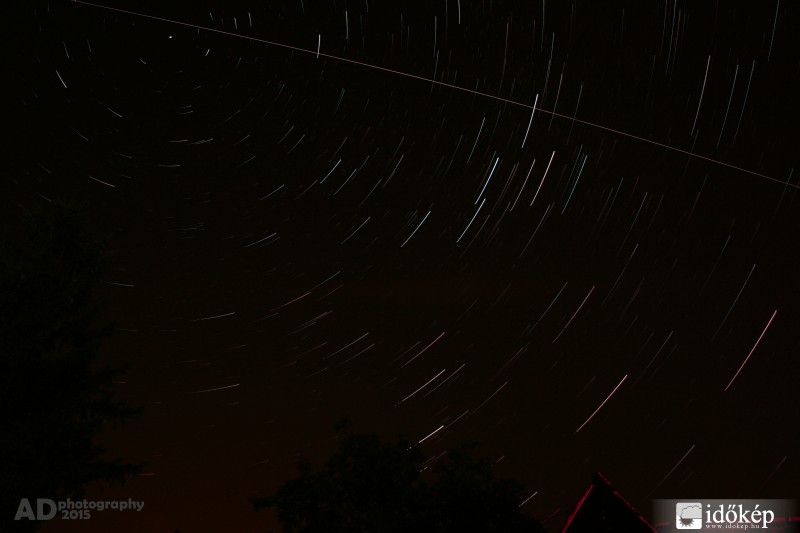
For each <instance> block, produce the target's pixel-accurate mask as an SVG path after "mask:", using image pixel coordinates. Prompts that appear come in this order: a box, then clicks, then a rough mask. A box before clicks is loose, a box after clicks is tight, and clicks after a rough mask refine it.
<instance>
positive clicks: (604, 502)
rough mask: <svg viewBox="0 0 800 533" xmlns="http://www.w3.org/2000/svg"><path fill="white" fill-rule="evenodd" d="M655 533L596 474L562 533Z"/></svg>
mask: <svg viewBox="0 0 800 533" xmlns="http://www.w3.org/2000/svg"><path fill="white" fill-rule="evenodd" d="M584 532H586V533H616V532H620V533H656V530H655V528H653V526H651V525H650V524H649V523H648V522H647V520H645V519H644V517H643V516H642V515H641V514H640V513H639V512H638V511H637V510H636V509H634V507H633V506H632V505H631V504H630V503H628V501H627V500H626V499H625V498H623V497H622V495H620V493H619V492H617V491H616V490H615V489H614V488H613V487H612V486H611V483H610V482H609V481H608V479H606V478H605V476H603V474H601V473H600V472H597V473H595V475H594V476H593V479H592V483H591V485H589V488H588V489H587V490H586V492H585V493H584V494H583V496H582V497H581V499H580V500H579V501H578V504H577V505H576V506H575V509H574V510H573V511H572V513H570V515H569V518H567V523H566V524H565V525H564V529H562V533H584Z"/></svg>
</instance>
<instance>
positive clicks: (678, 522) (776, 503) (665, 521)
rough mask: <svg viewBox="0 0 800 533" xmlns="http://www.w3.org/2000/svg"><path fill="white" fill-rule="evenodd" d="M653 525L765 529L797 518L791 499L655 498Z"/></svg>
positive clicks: (703, 529) (713, 528)
mask: <svg viewBox="0 0 800 533" xmlns="http://www.w3.org/2000/svg"><path fill="white" fill-rule="evenodd" d="M654 503H655V516H654V524H655V525H656V527H661V526H674V528H675V530H679V529H681V530H682V529H689V530H695V531H716V530H720V529H725V530H732V529H736V530H742V531H753V530H756V529H757V530H769V529H770V525H773V524H785V523H787V522H789V521H791V520H795V519H796V517H797V511H798V507H797V502H795V501H794V500H720V499H716V500H706V499H704V500H702V501H684V500H655V502H654Z"/></svg>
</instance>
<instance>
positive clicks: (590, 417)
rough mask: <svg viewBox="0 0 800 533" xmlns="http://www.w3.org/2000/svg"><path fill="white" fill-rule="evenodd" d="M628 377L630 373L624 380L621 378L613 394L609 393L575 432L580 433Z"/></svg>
mask: <svg viewBox="0 0 800 533" xmlns="http://www.w3.org/2000/svg"><path fill="white" fill-rule="evenodd" d="M626 379H628V374H625V376H624V377H623V378H622V380H621V381H620V382H619V383H617V386H616V387H614V390H612V391H611V394H609V395H608V397H606V399H605V400H603V403H601V404H600V407H598V408H597V409H595V410H594V413H592V414H591V416H589V418H587V419H586V422H584V423H583V424H581V427H579V428H578V429H576V430H575V433H578V432H579V431H580V430H582V429H583V426H585V425H586V424H588V423H589V420H591V419H592V418H594V415H596V414H597V412H598V411H599V410H600V409H602V408H603V406H604V405H605V404H606V402H607V401H608V400H610V399H611V397H612V396H614V393H615V392H617V389H619V388H620V387H621V386H622V384H623V383H625V380H626Z"/></svg>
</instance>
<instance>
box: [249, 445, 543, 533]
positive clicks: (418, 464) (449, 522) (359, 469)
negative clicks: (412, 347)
mask: <svg viewBox="0 0 800 533" xmlns="http://www.w3.org/2000/svg"><path fill="white" fill-rule="evenodd" d="M423 464H425V457H424V455H423V454H422V451H421V450H420V448H419V446H416V445H411V444H410V443H409V442H407V441H405V440H404V439H402V438H400V439H398V440H397V442H396V443H395V444H391V443H385V442H382V441H381V440H380V439H379V438H378V437H377V436H375V435H366V434H358V433H352V434H348V435H346V436H345V437H344V438H343V440H342V442H341V446H340V449H339V451H338V452H337V453H336V454H334V455H333V456H332V457H331V458H330V459H329V460H328V462H327V464H326V465H325V467H324V468H322V469H321V470H320V471H317V472H314V471H312V469H311V465H310V464H309V463H308V462H307V461H301V462H300V463H299V464H298V468H299V476H298V477H297V478H295V479H292V480H289V481H287V482H286V483H284V484H283V485H282V486H281V487H280V488H279V489H278V490H277V492H276V493H275V494H274V495H272V496H270V497H267V498H254V499H253V500H251V502H252V504H253V506H254V508H255V509H256V510H259V509H262V508H265V507H274V508H276V510H277V513H278V519H279V521H280V522H281V524H282V526H283V529H284V531H285V532H286V533H321V532H325V533H345V532H347V533H358V532H363V533H367V532H369V533H401V532H402V533H406V532H408V531H414V532H418V533H451V532H452V533H456V532H459V533H463V532H475V533H483V532H494V531H498V532H500V531H502V532H506V533H523V532H525V533H540V532H543V531H544V529H543V528H542V526H541V524H539V522H537V521H536V520H535V519H533V518H532V517H531V516H529V515H527V514H525V513H523V512H522V511H521V510H520V508H519V504H520V502H522V500H523V499H524V492H523V487H522V485H521V484H520V483H519V482H518V481H516V480H514V479H504V480H500V481H497V480H495V479H494V477H493V473H492V469H491V463H490V462H489V461H488V460H486V459H485V458H480V459H475V458H474V457H473V456H472V453H471V449H470V447H468V446H463V447H461V448H460V449H457V450H451V451H450V452H448V453H447V454H446V457H445V458H442V459H441V460H440V461H438V462H436V463H435V464H434V466H433V467H432V468H430V469H429V470H430V476H428V475H425V476H423V474H422V472H421V470H422V469H423V467H422V465H423ZM426 474H427V472H426ZM428 477H430V478H432V479H427V478H428Z"/></svg>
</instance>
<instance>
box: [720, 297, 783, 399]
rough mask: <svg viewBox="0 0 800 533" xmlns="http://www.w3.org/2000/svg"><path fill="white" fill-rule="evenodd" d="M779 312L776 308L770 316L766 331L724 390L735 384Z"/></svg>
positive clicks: (762, 333)
mask: <svg viewBox="0 0 800 533" xmlns="http://www.w3.org/2000/svg"><path fill="white" fill-rule="evenodd" d="M777 314H778V310H777V309H776V310H775V311H774V312H773V313H772V316H771V317H770V319H769V322H767V325H766V326H765V327H764V331H762V332H761V335H760V336H759V337H758V340H757V341H756V343H755V344H754V345H753V349H752V350H750V353H749V354H747V357H745V359H744V362H743V363H742V366H740V367H739V370H737V371H736V373H735V374H734V375H733V377H732V378H731V380H730V382H729V383H728V386H727V387H725V390H724V391H723V392H727V391H728V389H729V388H731V385H733V382H734V380H735V379H736V377H737V376H738V375H739V372H741V371H742V369H743V368H744V365H746V364H747V361H749V360H750V356H751V355H753V352H754V351H756V346H758V343H759V342H761V339H763V338H764V334H765V333H766V332H767V329H769V326H770V324H772V321H773V320H775V315H777Z"/></svg>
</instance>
